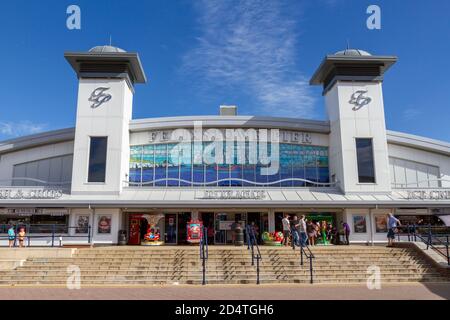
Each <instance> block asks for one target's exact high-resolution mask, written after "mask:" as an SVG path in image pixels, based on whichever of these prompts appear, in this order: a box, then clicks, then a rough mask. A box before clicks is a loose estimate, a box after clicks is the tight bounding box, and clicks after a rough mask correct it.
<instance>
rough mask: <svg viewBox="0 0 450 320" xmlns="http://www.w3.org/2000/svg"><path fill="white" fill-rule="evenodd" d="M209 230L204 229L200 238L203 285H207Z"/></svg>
mask: <svg viewBox="0 0 450 320" xmlns="http://www.w3.org/2000/svg"><path fill="white" fill-rule="evenodd" d="M208 255H209V254H208V228H206V227H203V229H202V237H201V238H200V259H201V260H202V285H206V260H208Z"/></svg>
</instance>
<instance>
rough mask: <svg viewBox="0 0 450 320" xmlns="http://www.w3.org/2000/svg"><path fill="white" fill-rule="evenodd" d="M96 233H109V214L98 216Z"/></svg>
mask: <svg viewBox="0 0 450 320" xmlns="http://www.w3.org/2000/svg"><path fill="white" fill-rule="evenodd" d="M97 233H102V234H109V233H111V216H110V215H104V216H100V217H99V218H98V228H97Z"/></svg>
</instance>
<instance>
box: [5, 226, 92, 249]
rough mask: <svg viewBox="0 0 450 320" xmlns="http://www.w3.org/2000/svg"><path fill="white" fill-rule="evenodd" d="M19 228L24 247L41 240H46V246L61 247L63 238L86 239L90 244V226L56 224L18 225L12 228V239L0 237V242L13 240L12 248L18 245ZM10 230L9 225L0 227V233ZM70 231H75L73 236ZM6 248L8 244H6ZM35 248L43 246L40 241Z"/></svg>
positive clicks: (6, 236)
mask: <svg viewBox="0 0 450 320" xmlns="http://www.w3.org/2000/svg"><path fill="white" fill-rule="evenodd" d="M21 228H24V230H25V236H24V237H23V242H24V243H23V244H24V246H26V247H31V246H33V245H34V240H43V239H46V240H47V242H48V245H47V246H51V247H55V246H59V247H61V246H62V244H63V240H64V238H69V239H73V238H83V239H87V242H88V244H90V243H91V239H92V234H91V231H92V230H91V226H90V225H89V226H87V227H69V226H65V225H56V224H38V225H33V224H18V225H16V226H14V239H10V237H9V236H8V235H1V236H0V240H8V242H9V241H11V240H13V241H14V242H13V246H14V247H16V246H17V245H18V244H17V243H19V244H20V238H21V237H20V236H19V231H20V229H21ZM9 229H10V225H0V233H6V234H7V233H8V230H9ZM70 230H75V232H74V234H73V235H70V234H69V231H70ZM6 245H7V246H8V245H9V243H7V244H6ZM36 246H45V245H43V244H42V241H40V242H39V241H37V245H36Z"/></svg>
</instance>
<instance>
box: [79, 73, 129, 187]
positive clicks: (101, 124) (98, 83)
mask: <svg viewBox="0 0 450 320" xmlns="http://www.w3.org/2000/svg"><path fill="white" fill-rule="evenodd" d="M98 87H108V88H110V89H109V90H108V91H107V93H108V94H111V95H112V99H111V100H110V101H108V102H106V103H104V104H102V105H101V106H99V107H98V108H95V109H93V108H91V104H92V103H91V102H89V100H88V99H89V97H90V96H91V93H92V92H93V91H94V90H95V89H96V88H98ZM132 104H133V93H132V91H131V89H130V87H129V86H128V84H127V82H126V81H125V80H123V79H81V80H80V82H79V92H78V105H77V119H76V129H75V146H74V150H75V154H74V165H73V175H72V194H90V193H92V192H98V193H103V194H119V193H120V192H121V191H122V187H123V181H124V180H126V174H127V173H128V170H129V169H128V167H129V152H130V148H129V123H130V120H131V114H132ZM91 136H94V137H95V136H107V137H108V148H107V160H106V181H105V183H88V165H89V146H90V137H91Z"/></svg>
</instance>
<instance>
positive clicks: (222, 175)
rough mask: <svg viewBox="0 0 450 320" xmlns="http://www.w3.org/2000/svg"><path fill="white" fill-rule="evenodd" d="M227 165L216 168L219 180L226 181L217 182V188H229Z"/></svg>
mask: <svg viewBox="0 0 450 320" xmlns="http://www.w3.org/2000/svg"><path fill="white" fill-rule="evenodd" d="M229 170H230V169H229V166H228V165H219V166H217V171H218V176H219V180H222V179H226V180H225V181H222V182H219V184H218V185H219V186H221V187H229V186H230V172H229Z"/></svg>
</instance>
